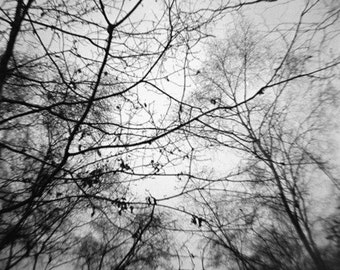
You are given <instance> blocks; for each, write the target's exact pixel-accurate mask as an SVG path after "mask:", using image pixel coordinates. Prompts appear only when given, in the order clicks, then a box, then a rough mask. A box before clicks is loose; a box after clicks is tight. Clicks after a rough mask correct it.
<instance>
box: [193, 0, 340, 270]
mask: <svg viewBox="0 0 340 270" xmlns="http://www.w3.org/2000/svg"><path fill="white" fill-rule="evenodd" d="M319 4H320V2H319V1H307V2H306V4H305V6H304V8H303V10H302V12H301V16H300V18H299V21H298V23H297V24H296V25H294V26H293V28H291V29H289V31H288V32H287V30H285V31H286V32H285V33H283V32H282V30H275V31H273V32H270V33H269V34H267V36H266V37H264V36H261V35H260V34H259V33H258V32H257V31H255V30H254V28H253V27H252V26H251V25H250V24H249V23H245V22H244V21H241V23H239V25H238V27H236V29H237V30H236V31H235V32H234V33H232V34H229V35H228V36H227V37H226V39H224V40H223V41H221V42H215V43H212V44H211V45H210V47H209V60H208V61H207V62H205V63H204V67H203V68H202V70H200V74H199V79H198V80H199V84H200V85H201V88H200V89H201V90H198V91H197V92H195V93H193V95H192V97H191V102H192V103H193V104H195V107H196V108H200V109H202V108H204V109H206V110H210V111H209V114H206V115H205V117H203V118H201V119H200V121H199V122H197V123H194V124H193V125H192V126H191V127H190V129H188V130H187V132H188V134H191V135H192V136H194V137H196V138H197V137H198V138H200V139H201V141H202V142H205V144H204V146H205V147H220V148H221V147H224V148H227V149H233V150H236V152H237V153H244V154H243V156H242V161H241V163H240V166H239V167H238V168H237V169H236V170H235V172H233V173H230V174H229V175H227V176H225V177H221V178H215V179H210V184H209V185H208V187H206V188H205V189H204V190H203V191H199V192H197V195H196V197H194V198H195V200H196V202H197V204H198V205H200V207H201V208H202V209H203V210H201V212H202V213H204V217H203V218H204V220H205V224H206V227H207V228H208V230H207V231H204V230H203V232H204V233H205V237H206V239H207V243H208V244H209V245H210V247H211V249H210V252H211V254H212V255H213V256H212V259H213V260H212V261H213V262H215V263H221V262H223V263H227V262H228V263H229V267H230V269H274V268H275V269H320V270H321V269H331V268H334V267H335V266H334V265H332V263H331V262H327V256H326V255H325V254H323V248H322V242H323V241H324V235H323V234H322V232H320V230H319V229H318V228H317V224H318V220H319V219H320V218H323V217H324V215H323V213H322V212H321V213H320V210H318V208H319V207H321V206H320V205H319V204H320V198H318V197H317V195H318V191H317V187H321V186H324V187H326V186H332V187H333V188H334V189H335V190H337V191H338V190H339V183H338V180H337V178H336V177H334V176H333V175H332V171H334V170H332V167H331V164H332V160H329V158H332V149H333V145H332V143H331V135H332V129H333V128H334V127H336V124H335V122H334V121H333V122H332V119H333V118H332V117H333V113H334V110H336V109H337V106H338V104H339V103H338V102H339V95H338V93H337V91H336V89H335V88H336V86H335V85H337V84H338V81H337V79H336V76H335V74H336V72H337V70H338V67H337V66H338V64H339V56H335V57H333V56H330V55H329V54H328V49H329V48H331V46H332V45H331V44H332V42H333V40H332V37H331V35H330V32H333V27H334V26H335V25H336V24H337V23H338V21H337V18H338V15H339V10H338V9H337V10H336V11H335V13H333V12H331V13H329V12H328V11H327V12H326V13H325V16H322V15H320V18H321V19H320V22H316V23H309V24H305V19H307V18H309V14H313V12H315V10H318V11H320V9H319V8H322V7H320V6H319ZM335 14H337V15H335ZM326 21H327V22H328V23H326ZM321 25H322V27H321ZM321 28H322V29H323V30H322V32H320V29H321ZM278 29H279V28H278ZM327 30H329V31H327ZM278 31H280V32H278ZM323 31H324V32H323ZM278 33H279V34H280V35H281V36H282V37H283V41H284V44H286V46H285V47H283V46H282V43H280V45H278V46H276V45H275V43H271V45H270V46H266V42H268V40H269V41H272V39H271V35H275V36H277V35H276V34H278ZM333 33H334V32H333ZM336 33H337V34H338V32H336ZM323 34H324V35H323ZM315 36H318V39H316V38H315ZM288 40H289V41H288ZM320 44H322V46H324V48H323V49H322V50H321V49H320ZM282 48H284V49H282ZM314 57H317V59H315V60H314ZM226 162H227V161H226ZM207 178H208V176H207ZM193 182H194V181H193ZM319 209H320V208H319ZM329 211H330V212H332V211H333V210H329ZM223 258H224V259H225V260H224V259H223ZM203 265H205V266H206V265H207V264H203Z"/></svg>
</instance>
